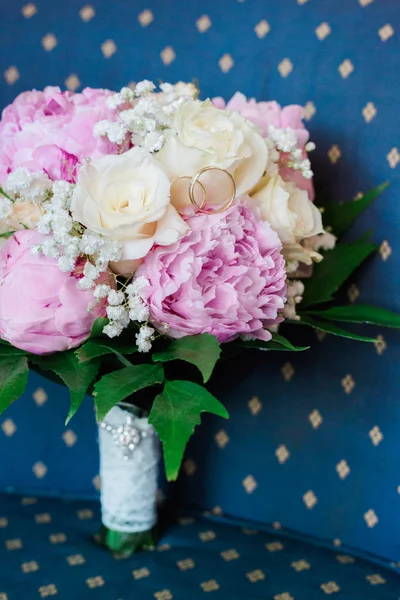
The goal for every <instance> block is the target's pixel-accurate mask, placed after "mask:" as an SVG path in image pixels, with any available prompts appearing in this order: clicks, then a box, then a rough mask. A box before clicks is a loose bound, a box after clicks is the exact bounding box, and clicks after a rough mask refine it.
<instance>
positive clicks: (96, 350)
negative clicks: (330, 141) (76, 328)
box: [75, 338, 137, 367]
mask: <svg viewBox="0 0 400 600" xmlns="http://www.w3.org/2000/svg"><path fill="white" fill-rule="evenodd" d="M136 350H137V346H136V345H133V344H132V342H130V343H127V342H123V341H121V340H109V343H107V341H106V340H104V343H102V341H100V338H98V339H92V340H90V339H89V340H88V341H87V342H86V343H85V344H83V346H81V347H80V348H78V350H75V354H76V355H77V357H78V360H79V362H81V363H84V362H87V361H89V360H93V359H94V358H99V357H100V356H106V355H107V354H115V356H116V357H117V358H118V360H119V361H120V362H121V363H122V364H123V365H124V366H125V367H130V366H131V363H130V362H129V360H127V359H126V358H124V356H123V354H133V353H134V352H136Z"/></svg>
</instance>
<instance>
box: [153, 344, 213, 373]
mask: <svg viewBox="0 0 400 600" xmlns="http://www.w3.org/2000/svg"><path fill="white" fill-rule="evenodd" d="M220 354H221V346H220V345H219V343H218V341H217V339H216V338H215V337H214V336H213V335H211V334H209V333H201V334H200V335H190V336H187V337H183V338H180V339H179V340H175V341H173V342H172V343H171V344H170V345H169V346H168V348H166V350H163V351H162V352H155V353H154V354H153V360H154V362H166V361H169V360H177V359H179V360H185V361H186V362H189V363H191V364H192V365H195V366H196V367H197V368H198V369H199V371H200V372H201V374H202V376H203V381H204V383H206V382H207V381H208V380H209V379H210V377H211V374H212V372H213V369H214V367H215V364H216V363H217V361H218V359H219V356H220Z"/></svg>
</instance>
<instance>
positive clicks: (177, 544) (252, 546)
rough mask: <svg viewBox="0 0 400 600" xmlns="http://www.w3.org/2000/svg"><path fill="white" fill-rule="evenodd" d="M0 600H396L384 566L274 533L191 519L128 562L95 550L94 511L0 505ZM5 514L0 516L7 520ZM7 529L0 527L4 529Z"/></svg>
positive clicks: (392, 578)
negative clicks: (333, 599)
mask: <svg viewBox="0 0 400 600" xmlns="http://www.w3.org/2000/svg"><path fill="white" fill-rule="evenodd" d="M1 503H2V504H1V505H2V511H3V513H5V514H6V515H7V519H8V525H7V526H6V527H5V528H4V530H2V537H3V538H5V544H4V545H3V544H2V547H1V549H0V556H1V569H2V579H1V584H0V594H3V595H2V596H1V595H0V598H8V599H9V600H12V599H13V598H18V599H19V598H21V599H22V598H23V599H24V600H25V598H26V599H27V600H28V599H29V600H30V599H31V598H32V599H33V598H47V597H50V596H57V598H60V599H62V600H63V599H65V600H67V599H69V598H74V600H75V599H76V600H81V598H82V599H83V598H85V599H86V598H91V597H92V596H93V598H99V599H100V598H101V599H102V600H135V599H136V598H138V599H139V598H140V600H154V598H155V599H156V600H172V599H174V600H187V599H188V598H190V599H192V598H193V600H197V599H199V600H201V599H202V598H204V593H207V592H208V593H211V594H213V593H215V597H216V598H218V597H220V598H227V599H228V598H234V599H238V600H239V599H242V598H246V597H247V598H251V599H252V600H253V599H254V600H272V599H274V600H292V599H295V600H320V599H322V598H325V597H326V595H327V596H330V595H335V594H336V593H337V594H338V598H343V599H349V600H350V599H352V600H353V599H355V598H356V599H360V600H361V599H362V600H376V599H377V598H379V599H380V600H393V599H396V598H397V597H398V593H399V589H400V588H399V577H398V575H397V574H395V573H394V572H393V571H391V570H389V569H387V568H385V567H384V566H382V565H376V564H372V563H370V562H368V561H366V560H364V559H362V558H358V557H357V558H354V557H353V556H350V555H348V554H344V553H343V552H341V551H340V549H336V550H332V549H328V548H326V547H324V546H323V545H314V544H313V543H310V542H309V541H308V542H305V541H304V540H302V539H296V538H294V537H293V536H289V535H288V534H287V532H283V531H274V530H273V529H272V528H270V529H269V530H265V531H257V530H255V529H251V528H244V527H238V526H237V525H235V526H233V525H232V524H231V523H229V522H226V521H224V520H223V519H218V518H215V517H214V518H210V517H204V516H195V517H193V516H192V515H190V516H187V515H185V516H184V517H181V518H180V519H179V520H178V521H177V522H175V523H174V522H171V521H170V522H169V525H168V528H167V531H166V532H164V533H163V534H162V536H161V540H160V544H159V546H158V549H157V550H156V551H154V552H149V551H148V552H142V553H138V554H136V555H134V556H133V557H131V558H129V559H124V558H122V557H120V556H118V555H114V556H113V555H112V554H111V553H110V552H106V551H104V550H103V549H102V548H100V547H98V546H97V545H96V543H95V542H94V541H93V535H94V533H95V532H96V527H97V523H96V521H97V519H98V518H99V514H98V504H97V503H96V502H93V501H86V502H85V501H82V500H80V501H77V500H70V501H66V500H60V499H50V498H39V499H35V498H26V497H25V498H20V497H17V496H7V497H5V498H4V497H3V498H2V500H1ZM3 513H2V514H3ZM1 523H2V524H3V525H4V520H3V521H1Z"/></svg>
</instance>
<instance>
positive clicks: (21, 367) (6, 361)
mask: <svg viewBox="0 0 400 600" xmlns="http://www.w3.org/2000/svg"><path fill="white" fill-rule="evenodd" d="M28 373H29V368H28V359H27V358H26V356H12V357H11V356H10V357H6V356H2V357H0V413H2V412H3V411H4V410H5V409H6V408H8V407H9V406H10V404H11V403H12V402H14V400H17V399H18V398H19V397H20V396H21V395H22V394H23V393H24V390H25V386H26V384H27V381H28Z"/></svg>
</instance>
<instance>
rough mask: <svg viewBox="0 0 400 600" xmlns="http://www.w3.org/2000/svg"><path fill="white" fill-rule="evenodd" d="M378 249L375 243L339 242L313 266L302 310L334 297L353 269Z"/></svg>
mask: <svg viewBox="0 0 400 600" xmlns="http://www.w3.org/2000/svg"><path fill="white" fill-rule="evenodd" d="M376 249H377V246H376V245H375V244H367V243H359V242H356V243H355V244H338V245H337V246H336V248H334V249H333V250H328V251H327V252H326V253H325V254H324V260H323V261H322V262H320V263H317V264H315V265H314V267H313V274H312V277H311V278H310V279H309V280H307V282H306V283H305V290H304V294H303V300H302V302H301V304H300V309H301V310H302V309H303V308H305V307H306V306H312V305H314V304H321V303H322V302H328V301H329V300H332V299H333V294H334V293H335V292H337V290H338V289H339V288H340V286H341V285H342V284H343V283H344V282H345V281H346V279H347V278H348V277H350V275H351V274H352V273H353V271H354V270H355V269H356V268H357V267H358V266H359V265H361V263H363V262H364V260H366V259H367V258H368V256H370V254H372V252H374V251H375V250H376Z"/></svg>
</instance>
